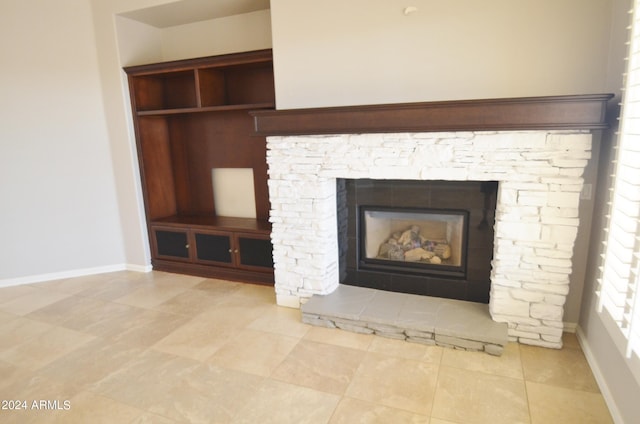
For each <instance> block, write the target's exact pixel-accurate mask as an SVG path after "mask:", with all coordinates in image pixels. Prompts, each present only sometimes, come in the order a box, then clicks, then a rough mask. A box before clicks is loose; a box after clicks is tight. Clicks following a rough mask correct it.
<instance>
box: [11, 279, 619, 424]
mask: <svg viewBox="0 0 640 424" xmlns="http://www.w3.org/2000/svg"><path fill="white" fill-rule="evenodd" d="M0 377H1V378H0V398H1V399H2V400H4V401H5V402H4V403H3V404H2V407H3V408H2V409H0V422H2V423H34V422H36V423H41V422H42V423H252V424H253V423H261V424H262V423H296V424H298V423H332V424H333V423H349V424H351V423H385V424H386V423H393V424H396V423H430V424H454V423H458V424H463V423H465V424H466V423H479V424H481V423H492V424H495V423H507V424H515V423H534V424H538V423H540V424H550V423H562V424H569V423H580V424H585V423H610V422H612V421H611V417H610V415H609V413H608V410H607V407H606V406H605V403H604V400H603V398H602V395H601V394H600V392H599V390H598V386H597V385H596V382H595V380H594V378H593V375H592V373H591V370H590V369H589V366H588V365H587V362H586V360H585V358H584V355H583V353H582V351H581V350H580V347H579V345H578V343H577V340H576V339H575V336H573V335H569V334H567V335H566V337H565V348H564V349H562V350H550V349H543V348H537V347H531V346H525V345H518V344H514V343H511V344H509V345H508V346H507V349H506V351H505V353H504V355H503V356H501V357H493V356H490V355H487V354H484V353H473V352H462V351H457V350H453V349H443V348H440V347H435V346H433V347H432V346H423V345H419V344H412V343H407V342H401V341H397V340H392V339H384V338H380V337H376V336H370V335H360V334H354V333H348V332H344V331H341V330H330V329H325V328H319V327H311V326H308V325H305V324H302V323H301V322H300V312H299V311H298V310H294V309H288V308H282V307H278V306H276V305H275V296H274V292H273V288H272V287H265V286H256V285H250V284H241V283H234V282H228V281H222V280H211V279H202V278H197V277H189V276H181V275H173V274H166V273H159V272H152V273H149V274H138V273H130V272H118V273H110V274H103V275H97V276H91V277H83V278H74V279H67V280H60V281H51V282H46V283H40V284H32V285H28V286H16V287H7V288H2V289H0ZM16 401H18V402H17V403H16ZM24 401H26V409H22V410H15V409H14V410H7V409H5V408H9V407H14V408H15V407H16V405H17V406H25V404H24V403H23V402H24ZM34 401H35V404H34ZM41 401H45V402H44V403H42V402H41ZM46 401H49V402H48V403H47V402H46ZM65 401H66V403H65ZM56 402H57V403H56ZM37 407H40V408H37ZM65 407H67V409H65Z"/></svg>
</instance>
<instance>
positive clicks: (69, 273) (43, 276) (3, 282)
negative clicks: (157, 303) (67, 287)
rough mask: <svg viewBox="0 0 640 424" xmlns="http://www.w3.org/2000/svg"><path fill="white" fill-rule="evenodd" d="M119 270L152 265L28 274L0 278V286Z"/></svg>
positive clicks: (145, 268) (145, 269)
mask: <svg viewBox="0 0 640 424" xmlns="http://www.w3.org/2000/svg"><path fill="white" fill-rule="evenodd" d="M117 271H134V272H150V271H151V265H133V264H118V265H107V266H99V267H94V268H83V269H73V270H69V271H61V272H52V273H48V274H37V275H28V276H26V277H18V278H7V279H4V280H0V287H11V286H19V285H22V284H33V283H42V282H44V281H53V280H62V279H64V278H74V277H85V276H87V275H95V274H105V273H108V272H117Z"/></svg>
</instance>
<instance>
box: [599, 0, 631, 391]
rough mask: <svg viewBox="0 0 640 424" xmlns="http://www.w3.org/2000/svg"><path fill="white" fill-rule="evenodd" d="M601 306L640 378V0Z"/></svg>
mask: <svg viewBox="0 0 640 424" xmlns="http://www.w3.org/2000/svg"><path fill="white" fill-rule="evenodd" d="M630 13H631V14H632V19H631V26H630V27H629V29H630V42H629V50H628V57H627V67H626V68H627V69H626V72H625V75H624V87H623V96H622V111H621V115H620V131H619V133H618V137H617V145H616V146H615V149H616V153H615V156H616V157H615V160H614V162H613V168H614V169H613V174H612V186H611V197H610V201H609V203H608V205H609V213H608V215H607V218H608V223H607V227H606V229H605V231H606V237H605V241H604V249H603V255H602V256H603V262H602V267H601V278H600V279H599V285H598V290H597V294H598V304H597V310H598V312H599V313H600V314H601V316H602V317H603V322H604V324H605V327H607V330H608V332H609V334H610V335H611V336H612V338H613V340H614V343H615V344H616V346H617V347H618V349H619V350H620V352H621V353H622V354H623V355H624V356H625V357H626V358H627V359H628V360H630V362H631V363H632V364H634V365H633V366H632V367H631V368H632V372H633V373H634V374H635V377H636V379H637V380H638V381H640V295H639V294H638V292H639V291H640V0H635V1H634V7H633V10H632V11H631V12H630Z"/></svg>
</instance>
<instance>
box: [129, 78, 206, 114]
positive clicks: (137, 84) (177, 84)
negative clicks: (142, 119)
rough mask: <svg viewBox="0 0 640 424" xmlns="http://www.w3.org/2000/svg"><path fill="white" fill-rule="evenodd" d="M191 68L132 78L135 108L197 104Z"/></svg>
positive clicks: (186, 106)
mask: <svg viewBox="0 0 640 424" xmlns="http://www.w3.org/2000/svg"><path fill="white" fill-rule="evenodd" d="M195 81H196V79H195V73H194V71H193V70H186V71H177V72H163V73H159V74H152V75H141V76H137V77H135V78H134V79H133V84H134V87H133V92H134V93H135V101H136V110H137V111H149V110H166V109H180V108H193V107H197V106H198V101H197V94H196V83H195Z"/></svg>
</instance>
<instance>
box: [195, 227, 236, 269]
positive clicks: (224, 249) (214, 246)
mask: <svg viewBox="0 0 640 424" xmlns="http://www.w3.org/2000/svg"><path fill="white" fill-rule="evenodd" d="M195 239H196V258H197V260H198V261H205V262H218V263H222V264H227V265H232V264H233V256H232V253H233V250H232V249H231V235H230V234H202V233H196V234H195Z"/></svg>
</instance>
